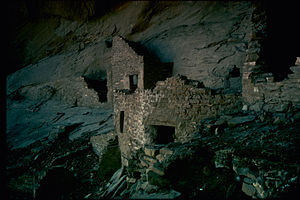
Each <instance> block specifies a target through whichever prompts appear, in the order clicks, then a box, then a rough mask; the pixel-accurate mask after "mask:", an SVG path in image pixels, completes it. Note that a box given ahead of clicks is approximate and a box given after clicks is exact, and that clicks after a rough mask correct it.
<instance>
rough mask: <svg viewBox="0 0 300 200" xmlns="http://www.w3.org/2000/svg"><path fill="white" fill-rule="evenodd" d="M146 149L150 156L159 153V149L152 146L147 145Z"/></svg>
mask: <svg viewBox="0 0 300 200" xmlns="http://www.w3.org/2000/svg"><path fill="white" fill-rule="evenodd" d="M144 151H145V154H146V155H147V156H150V157H154V156H156V155H157V153H158V149H155V148H151V147H145V150H144Z"/></svg>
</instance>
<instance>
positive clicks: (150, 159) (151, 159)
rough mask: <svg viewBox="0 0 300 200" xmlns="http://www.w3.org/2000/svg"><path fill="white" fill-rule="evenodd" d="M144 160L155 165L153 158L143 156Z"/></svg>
mask: <svg viewBox="0 0 300 200" xmlns="http://www.w3.org/2000/svg"><path fill="white" fill-rule="evenodd" d="M144 160H146V161H148V162H149V163H152V164H153V163H156V162H157V160H156V159H155V158H152V157H150V156H144Z"/></svg>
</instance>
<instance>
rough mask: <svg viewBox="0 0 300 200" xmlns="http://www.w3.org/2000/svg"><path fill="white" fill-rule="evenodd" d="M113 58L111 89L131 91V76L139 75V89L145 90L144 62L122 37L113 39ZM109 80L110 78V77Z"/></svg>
mask: <svg viewBox="0 0 300 200" xmlns="http://www.w3.org/2000/svg"><path fill="white" fill-rule="evenodd" d="M112 54H113V56H112V58H111V64H112V69H111V81H110V84H111V88H112V90H114V89H130V88H129V75H138V88H144V81H143V80H144V61H143V56H140V55H138V54H137V53H136V52H134V50H133V49H132V48H130V47H129V45H128V44H127V43H126V42H125V41H124V40H123V39H122V38H120V37H114V38H113V46H112ZM108 78H109V77H108Z"/></svg>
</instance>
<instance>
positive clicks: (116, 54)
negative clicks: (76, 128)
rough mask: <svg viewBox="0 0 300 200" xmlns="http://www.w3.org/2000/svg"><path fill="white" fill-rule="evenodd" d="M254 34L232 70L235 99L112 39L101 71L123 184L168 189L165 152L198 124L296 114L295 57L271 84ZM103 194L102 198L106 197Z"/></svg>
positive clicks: (193, 134) (255, 31)
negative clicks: (246, 114)
mask: <svg viewBox="0 0 300 200" xmlns="http://www.w3.org/2000/svg"><path fill="white" fill-rule="evenodd" d="M256 9H259V8H256ZM255 20H256V21H257V20H258V21H260V23H262V24H263V23H265V21H264V20H265V19H263V18H259V16H258V17H257V16H255V9H254V14H253V16H252V21H253V24H257V22H254V21H255ZM260 33H261V30H259V28H258V27H255V26H254V25H253V27H252V33H251V38H250V43H249V47H248V50H247V57H246V61H245V63H244V66H238V69H241V75H240V76H239V77H237V78H238V79H241V81H240V83H241V86H240V87H241V88H242V91H238V90H237V92H235V93H226V92H224V91H216V90H212V89H210V88H206V87H205V86H204V85H203V83H202V82H200V81H198V80H189V79H187V78H186V77H184V76H180V75H176V76H173V75H172V63H161V62H160V61H159V60H158V59H157V58H155V57H153V55H151V54H150V53H148V52H147V51H146V50H145V49H143V48H142V47H140V46H139V45H138V44H136V43H134V42H130V41H126V40H125V39H123V38H121V37H114V38H113V42H112V44H113V45H112V52H113V57H112V68H111V70H109V71H107V77H108V78H107V86H108V101H109V102H112V103H113V107H114V125H115V134H116V135H117V137H118V142H119V148H120V151H121V163H122V170H124V169H125V170H124V171H125V174H126V176H127V179H126V181H127V183H128V184H133V183H135V182H136V181H137V180H139V179H141V180H143V181H146V182H147V183H149V184H150V185H151V184H152V185H157V186H163V185H166V184H168V183H169V182H168V180H166V179H164V178H162V177H164V176H165V175H166V172H165V170H166V168H167V167H168V166H170V164H172V161H171V160H173V161H174V160H176V158H175V157H176V156H175V154H174V150H171V148H167V146H170V144H181V145H184V144H188V143H189V142H191V141H192V140H194V139H195V138H197V128H198V127H197V125H198V123H199V121H201V120H203V119H206V118H210V117H215V116H219V115H221V114H224V113H225V114H226V113H229V114H230V112H234V111H236V110H244V111H247V110H250V111H256V112H257V111H262V110H263V111H266V112H279V113H284V112H287V111H295V112H298V111H299V108H300V107H299V106H300V84H299V83H300V66H299V65H300V64H299V57H298V58H297V60H296V63H295V65H297V66H291V67H290V70H291V71H292V72H291V73H290V74H288V75H287V78H288V79H284V80H281V81H274V79H275V78H274V74H273V73H271V71H270V70H269V71H268V70H265V63H264V62H263V61H262V60H263V59H262V58H263V55H262V54H261V51H260V48H261V43H262V42H261V40H263V39H264V37H266V36H264V35H262V36H261V35H260V36H259V37H258V35H259V34H260ZM251 120H252V119H251ZM178 155H179V154H178ZM180 155H182V154H180ZM172 156H173V157H172ZM171 158H172V159H171ZM118 173H121V172H118ZM122 173H124V172H122ZM115 189H116V188H115ZM252 189H253V188H252ZM253 190H255V189H253ZM243 191H244V192H245V193H246V194H247V195H250V196H252V197H254V196H255V195H257V196H255V197H265V196H264V195H265V194H264V193H259V189H257V191H256V190H255V191H256V192H255V191H254V192H253V191H252V192H249V191H247V190H246V189H244V190H243ZM111 192H112V191H111ZM113 192H114V193H115V194H116V191H115V190H114V191H113ZM108 193H109V192H108ZM108 193H106V194H105V195H106V196H110V195H112V194H108ZM105 195H104V196H105ZM175 196H176V195H175ZM110 197H111V196H110Z"/></svg>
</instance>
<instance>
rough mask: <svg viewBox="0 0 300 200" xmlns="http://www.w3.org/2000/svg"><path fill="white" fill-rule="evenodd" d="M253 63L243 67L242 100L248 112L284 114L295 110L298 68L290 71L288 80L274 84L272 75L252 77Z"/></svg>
mask: <svg viewBox="0 0 300 200" xmlns="http://www.w3.org/2000/svg"><path fill="white" fill-rule="evenodd" d="M254 67H255V63H254V62H253V63H250V64H249V63H248V64H245V66H244V67H243V100H244V102H245V103H246V105H247V106H249V109H250V110H254V111H260V110H264V111H267V112H286V111H289V110H290V109H292V110H297V109H299V105H300V84H299V83H300V66H299V65H298V66H293V67H291V68H290V69H291V70H292V71H293V74H289V75H288V79H284V80H283V81H280V82H274V76H273V75H272V73H262V74H259V75H256V76H254V77H253V76H251V75H253V74H252V73H253V68H254Z"/></svg>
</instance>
